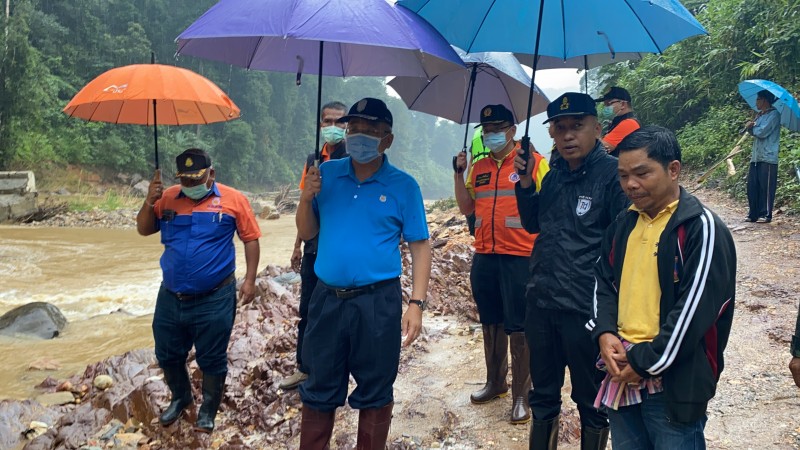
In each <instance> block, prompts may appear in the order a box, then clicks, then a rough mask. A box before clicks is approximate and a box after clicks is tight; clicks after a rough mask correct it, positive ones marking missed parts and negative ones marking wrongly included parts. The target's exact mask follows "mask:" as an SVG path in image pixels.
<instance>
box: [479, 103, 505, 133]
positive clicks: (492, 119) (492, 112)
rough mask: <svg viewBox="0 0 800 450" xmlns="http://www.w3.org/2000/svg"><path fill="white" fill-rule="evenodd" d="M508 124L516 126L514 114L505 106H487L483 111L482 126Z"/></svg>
mask: <svg viewBox="0 0 800 450" xmlns="http://www.w3.org/2000/svg"><path fill="white" fill-rule="evenodd" d="M503 122H508V123H510V124H512V125H513V124H514V114H512V113H511V111H509V110H508V108H506V107H505V106H503V105H486V106H484V107H483V109H481V123H480V125H477V126H476V127H475V128H478V127H479V126H481V125H486V124H490V123H503Z"/></svg>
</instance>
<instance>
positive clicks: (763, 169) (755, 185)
mask: <svg viewBox="0 0 800 450" xmlns="http://www.w3.org/2000/svg"><path fill="white" fill-rule="evenodd" d="M777 187H778V165H777V164H770V163H765V162H759V163H754V162H751V163H750V171H749V172H747V204H748V206H749V207H750V211H749V212H748V213H747V217H748V218H750V219H751V220H757V219H759V218H761V217H764V218H767V219H769V220H772V207H773V205H775V190H776V189H777Z"/></svg>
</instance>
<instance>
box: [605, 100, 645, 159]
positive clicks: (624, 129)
mask: <svg viewBox="0 0 800 450" xmlns="http://www.w3.org/2000/svg"><path fill="white" fill-rule="evenodd" d="M595 102H598V103H599V102H603V110H604V112H605V114H606V115H607V116H611V117H612V119H611V123H610V124H608V127H606V132H605V133H604V134H603V139H602V142H603V146H604V147H605V148H606V151H607V152H608V153H609V154H610V155H611V156H615V157H616V156H619V152H617V151H616V148H617V144H619V143H620V142H621V141H622V139H624V138H625V136H627V135H629V134H631V133H632V132H633V131H634V130H636V129H638V128H639V127H640V126H641V124H639V120H638V119H637V118H636V116H635V115H634V113H633V105H632V104H631V94H630V93H628V91H627V90H626V89H623V88H621V87H617V86H612V87H610V88H609V89H608V92H606V93H605V94H603V96H602V97H600V98H598V99H596V100H595Z"/></svg>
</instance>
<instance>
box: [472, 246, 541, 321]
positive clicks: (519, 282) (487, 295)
mask: <svg viewBox="0 0 800 450" xmlns="http://www.w3.org/2000/svg"><path fill="white" fill-rule="evenodd" d="M527 279H528V257H527V256H515V255H498V254H482V253H475V255H474V256H473V257H472V270H471V271H470V274H469V281H470V284H471V285H472V296H473V297H474V298H475V303H476V304H477V306H478V316H479V318H480V321H481V324H482V325H495V324H499V323H502V324H503V329H504V330H505V332H506V334H511V333H515V332H518V331H525V283H526V280H527Z"/></svg>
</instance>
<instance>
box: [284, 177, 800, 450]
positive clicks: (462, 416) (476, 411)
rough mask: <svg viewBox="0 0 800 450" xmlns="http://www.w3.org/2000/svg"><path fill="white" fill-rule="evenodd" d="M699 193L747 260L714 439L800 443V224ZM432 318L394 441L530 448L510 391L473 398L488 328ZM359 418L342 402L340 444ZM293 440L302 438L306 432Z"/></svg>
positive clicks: (719, 443)
mask: <svg viewBox="0 0 800 450" xmlns="http://www.w3.org/2000/svg"><path fill="white" fill-rule="evenodd" d="M697 194H698V195H699V196H700V198H701V199H702V200H703V201H704V202H705V203H706V204H707V205H708V206H710V207H711V208H712V209H714V210H715V211H716V212H717V213H718V214H719V215H720V216H721V217H722V218H723V220H725V221H726V222H727V223H728V224H729V227H730V228H731V231H732V232H733V235H734V238H735V240H736V245H737V252H738V260H739V267H738V289H737V299H736V315H735V320H734V325H733V331H732V335H731V338H730V343H729V345H728V348H727V351H726V367H725V371H724V372H723V374H722V380H721V382H720V384H719V388H718V392H717V396H716V398H715V399H714V400H713V401H712V403H711V405H710V407H709V411H708V416H709V420H708V425H707V427H706V437H707V440H708V447H709V448H712V449H765V448H775V449H784V448H800V428H798V427H800V389H798V388H797V387H795V386H794V384H793V383H792V380H791V376H790V375H789V371H788V368H787V366H788V362H789V353H788V342H789V339H791V335H792V333H793V331H794V329H793V328H794V321H795V317H796V314H797V301H798V296H797V294H796V293H797V292H798V287H799V286H798V285H800V280H798V277H797V274H798V273H800V251H799V250H800V228H799V227H798V224H797V222H795V221H793V220H790V219H787V218H785V217H783V216H777V218H776V219H775V220H774V221H773V222H772V223H771V224H750V223H745V222H743V221H742V218H743V217H744V216H745V211H744V210H743V208H742V207H741V206H739V205H737V204H735V203H734V202H732V201H731V200H729V199H727V198H725V197H724V196H723V195H721V194H717V193H715V192H710V191H701V192H699V193H697ZM464 301H470V299H464ZM425 327H426V331H427V333H426V335H425V338H424V341H423V342H420V343H419V344H417V345H416V347H417V348H416V349H415V350H414V351H413V354H414V355H413V358H410V361H409V363H408V366H407V367H406V369H405V370H404V372H403V373H401V374H400V375H399V377H398V380H397V383H396V384H395V395H396V407H395V414H394V421H393V423H392V431H391V434H390V440H391V441H393V444H392V446H391V447H392V448H420V447H422V448H451V449H473V448H475V449H477V448H496V449H524V448H527V436H528V426H526V425H517V426H515V425H511V424H509V423H508V421H507V420H508V417H509V413H510V407H511V399H510V398H509V397H506V398H504V399H499V400H496V401H494V402H492V403H490V404H488V405H481V406H475V405H471V404H470V402H469V394H470V392H472V391H474V390H476V389H477V388H478V387H479V385H480V384H482V382H483V380H484V376H485V375H484V374H485V372H484V365H483V346H482V342H481V340H480V331H479V330H478V331H477V332H473V331H472V330H473V329H474V328H475V327H474V326H473V327H470V324H468V323H464V322H459V321H457V320H456V319H454V318H452V317H446V316H440V317H434V316H431V315H426V317H425ZM564 392H565V393H564V395H563V402H564V416H565V417H562V420H563V421H564V422H565V423H566V426H565V425H563V424H562V430H561V436H560V437H561V445H560V448H564V449H577V448H579V439H578V438H577V436H576V433H575V431H576V430H575V429H576V428H577V427H579V425H578V423H577V417H576V412H575V408H574V404H573V403H572V402H571V400H569V395H568V394H566V392H567V391H566V389H565V391H564ZM287 395H296V394H287ZM357 420H358V414H357V411H353V410H349V409H346V408H345V409H344V410H343V411H340V413H339V417H338V422H337V428H336V430H335V431H334V442H333V443H334V446H333V447H334V448H337V447H338V448H352V447H351V445H353V444H354V443H355V428H356V423H357ZM287 444H288V446H289V447H290V448H292V447H294V448H296V445H297V440H296V439H295V440H293V441H292V442H291V443H287Z"/></svg>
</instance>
